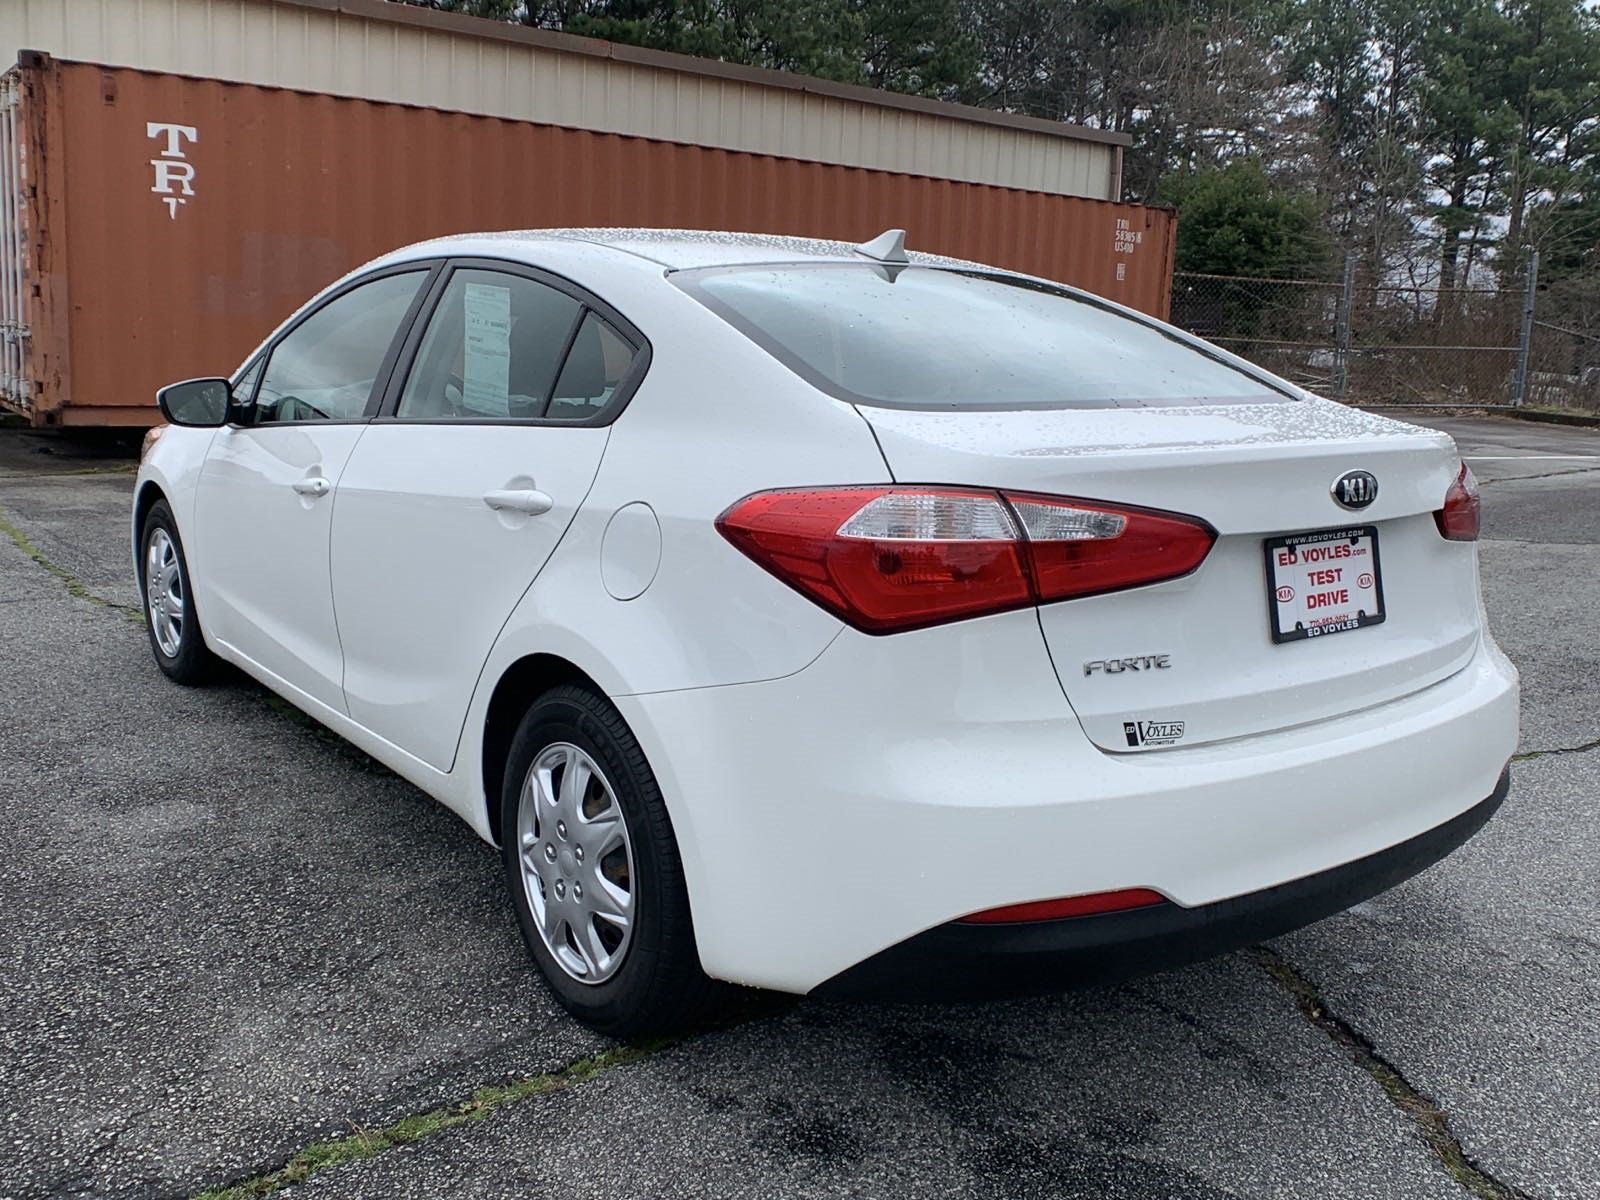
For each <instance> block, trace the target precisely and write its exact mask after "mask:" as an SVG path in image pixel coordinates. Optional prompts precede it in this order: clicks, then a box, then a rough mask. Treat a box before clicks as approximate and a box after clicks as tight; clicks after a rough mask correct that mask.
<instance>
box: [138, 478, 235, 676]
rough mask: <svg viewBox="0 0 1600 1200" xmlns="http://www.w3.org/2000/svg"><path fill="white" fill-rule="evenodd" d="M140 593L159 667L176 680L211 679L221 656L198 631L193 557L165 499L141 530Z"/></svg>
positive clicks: (154, 507) (159, 501)
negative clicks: (189, 556)
mask: <svg viewBox="0 0 1600 1200" xmlns="http://www.w3.org/2000/svg"><path fill="white" fill-rule="evenodd" d="M139 593H140V595H142V596H143V597H144V627H145V632H146V633H147V634H149V636H150V652H151V653H152V654H153V655H155V660H156V666H158V667H160V668H161V670H162V672H163V673H164V674H165V675H166V677H167V678H168V679H171V680H172V681H173V682H175V683H181V684H185V685H193V684H198V683H204V682H206V681H207V680H208V679H211V678H212V677H213V676H214V675H215V673H216V667H217V658H216V656H215V655H213V654H212V653H211V651H210V650H208V649H207V648H206V639H205V636H204V635H203V634H202V633H201V632H200V617H199V615H198V614H197V613H196V612H195V607H194V589H193V588H191V587H190V585H189V562H188V559H186V558H185V557H184V555H183V540H182V539H181V538H179V537H178V523H177V521H175V520H173V517H172V509H171V508H170V507H169V506H168V504H167V502H166V501H165V500H157V501H156V502H155V503H154V504H152V505H151V506H150V511H149V512H148V513H146V514H145V518H144V525H143V527H142V528H141V529H140V530H139Z"/></svg>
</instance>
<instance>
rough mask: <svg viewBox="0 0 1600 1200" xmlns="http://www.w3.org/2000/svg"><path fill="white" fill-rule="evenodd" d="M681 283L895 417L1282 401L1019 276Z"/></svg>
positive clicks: (804, 367)
mask: <svg viewBox="0 0 1600 1200" xmlns="http://www.w3.org/2000/svg"><path fill="white" fill-rule="evenodd" d="M673 280H674V281H675V282H676V283H678V284H679V286H681V287H682V288H683V289H684V290H685V291H687V292H688V293H689V294H690V295H692V296H694V297H695V298H696V299H697V300H699V301H700V302H701V303H703V304H705V305H706V306H707V307H708V308H710V309H711V310H712V311H713V312H715V313H717V314H718V315H719V316H721V317H723V318H724V319H726V320H727V321H728V322H729V323H731V324H732V325H734V326H735V327H736V328H738V329H739V330H741V331H742V332H743V333H745V334H746V335H748V336H749V337H750V338H752V339H753V340H755V341H756V342H757V343H759V344H760V345H761V346H762V347H764V348H765V349H766V350H768V351H769V352H771V353H772V354H773V355H774V356H776V357H777V358H778V359H780V360H781V361H782V362H783V363H784V364H785V365H787V366H788V367H789V368H790V369H792V370H794V371H795V372H797V373H798V374H800V375H801V376H803V377H804V378H806V379H807V380H809V381H810V382H811V383H814V384H816V385H817V386H818V387H821V388H823V389H824V390H825V391H828V392H831V393H833V394H834V395H836V396H839V397H841V398H843V399H846V400H850V401H853V402H856V403H860V404H871V405H878V406H882V407H889V408H920V409H1018V408H1122V407H1127V408H1138V407H1146V406H1158V405H1159V406H1172V405H1194V404H1238V403H1260V402H1263V401H1282V400H1287V399H1290V397H1289V396H1288V395H1287V394H1286V393H1284V392H1280V391H1277V390H1275V389H1272V388H1269V387H1268V386H1267V385H1266V384H1263V383H1261V382H1259V381H1257V380H1256V379H1254V378H1252V377H1251V376H1249V375H1246V374H1244V373H1243V372H1242V371H1238V370H1236V369H1234V368H1233V367H1230V366H1228V365H1227V364H1226V363H1224V362H1222V361H1220V360H1219V359H1216V358H1213V357H1211V356H1210V355H1208V354H1206V353H1204V352H1203V351H1200V350H1196V349H1195V348H1193V347H1191V346H1188V345H1186V344H1184V343H1183V342H1180V341H1178V340H1177V339H1176V338H1173V337H1170V336H1168V335H1167V334H1165V333H1162V332H1161V331H1160V330H1159V329H1154V328H1152V327H1150V326H1149V325H1145V324H1143V323H1142V322H1139V321H1136V320H1133V319H1132V318H1129V317H1125V316H1122V315H1120V314H1119V313H1116V312H1114V311H1113V310H1111V309H1109V308H1106V307H1104V306H1102V305H1100V304H1096V303H1094V302H1093V301H1090V300H1085V299H1081V298H1079V297H1076V296H1072V295H1070V294H1068V293H1065V292H1061V291H1057V290H1055V289H1053V288H1049V287H1047V286H1044V285H1036V284H1033V283H1031V282H1029V281H1024V280H1018V279H1016V278H1013V277H1004V276H997V275H985V274H978V273H969V272H965V271H955V270H947V269H942V268H932V267H893V266H880V265H876V264H872V263H865V262H863V263H861V264H859V265H857V264H855V263H825V264H824V263H780V264H776V265H771V266H754V267H745V266H740V267H714V268H707V269H702V270H694V271H679V272H676V273H675V274H674V275H673Z"/></svg>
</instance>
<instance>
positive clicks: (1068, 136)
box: [0, 0, 1128, 200]
mask: <svg viewBox="0 0 1600 1200" xmlns="http://www.w3.org/2000/svg"><path fill="white" fill-rule="evenodd" d="M7 47H11V48H13V51H14V50H18V49H21V48H23V47H27V48H30V49H34V50H43V51H44V52H45V53H47V54H49V55H51V56H52V57H54V58H59V59H62V60H66V61H77V62H94V63H106V64H108V65H111V66H119V67H133V68H135V69H137V70H141V71H158V72H162V73H165V74H173V75H193V76H198V77H203V78H206V79H225V80H228V81H230V82H232V83H253V84H256V85H258V86H261V87H283V88H291V89H293V90H295V91H303V92H317V93H319V94H327V95H334V96H351V97H356V98H359V99H363V100H380V101H386V102H389V103H395V104H414V105H419V106H422V107H425V108H438V109H443V110H444V111H445V112H465V113H474V114H476V115H478V116H489V117H507V118H510V119H511V120H515V121H537V122H540V123H542V124H546V125H560V126H563V127H565V128H570V129H590V130H594V131H595V132H598V133H622V134H628V135H631V136H633V137H647V138H654V139H658V140H661V141H669V142H681V143H685V144H688V145H694V146H718V147H720V148H721V149H724V150H746V151H749V152H751V153H753V154H776V155H778V156H780V157H786V158H799V159H805V160H807V161H810V162H831V163H838V164H840V165H841V166H849V167H869V168H872V169H874V170H881V171H899V172H905V173H908V174H912V175H931V176H934V177H936V178H940V179H961V180H965V181H967V182H968V183H994V184H999V185H1000V186H1001V187H1017V188H1025V189H1027V190H1029V191H1038V192H1060V193H1062V194H1064V195H1070V196H1089V197H1092V198H1094V199H1097V200H1116V199H1120V192H1119V189H1120V175H1121V159H1122V146H1123V144H1125V143H1126V142H1127V141H1128V139H1127V138H1126V137H1125V136H1123V135H1121V134H1115V133H1107V132H1104V131H1102V130H1095V129H1084V128H1080V127H1077V126H1072V125H1067V124H1063V123H1061V122H1056V121H1044V120H1039V119H1036V118H1031V117H1023V116H1018V115H1015V114H1011V113H1001V112H994V111H992V110H988V109H977V108H968V107H963V106H960V105H954V104H942V103H939V102H936V101H932V100H927V99H924V98H922V97H920V96H906V95H901V94H899V93H896V92H888V91H883V90H879V89H869V88H863V87H855V86H852V85H848V84H840V83H833V82H831V81H828V80H823V79H812V78H808V77H806V76H802V75H793V74H788V73H784V72H779V71H766V70H760V69H756V68H752V67H745V66H738V65H734V64H731V63H722V62H717V61H715V60H712V59H703V58H690V57H687V56H685V55H681V54H666V53H663V52H662V51H659V50H650V49H646V48H643V47H639V46H628V45H623V44H620V43H614V42H604V41H598V40H596V39H593V38H581V37H573V36H571V35H568V34H561V33H554V32H551V31H549V30H544V29H530V28H528V27H526V26H523V25H519V24H517V23H515V22H511V21H491V20H483V19H480V18H476V17H465V16H461V15H459V14H456V13H447V12H439V11H435V10H433V9H429V8H420V7H417V6H415V5H410V4H396V3H392V2H391V0H139V2H138V3H131V2H130V0H70V3H68V2H64V0H0V51H4V50H5V49H6V48H7Z"/></svg>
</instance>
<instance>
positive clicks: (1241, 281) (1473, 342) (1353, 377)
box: [1172, 257, 1600, 411]
mask: <svg viewBox="0 0 1600 1200" xmlns="http://www.w3.org/2000/svg"><path fill="white" fill-rule="evenodd" d="M1537 263H1538V260H1537V257H1530V259H1529V264H1528V274H1526V275H1524V278H1523V280H1522V283H1521V286H1519V287H1516V288H1485V287H1458V288H1452V289H1441V288H1440V287H1438V286H1412V285H1408V284H1401V283H1376V284H1373V283H1365V282H1361V281H1359V280H1358V278H1357V276H1356V272H1355V269H1354V263H1353V262H1352V263H1347V264H1346V268H1345V271H1344V273H1343V275H1342V277H1340V278H1334V279H1326V278H1323V279H1317V278H1301V279H1262V278H1251V277H1247V276H1232V275H1201V274H1193V273H1188V272H1180V273H1178V274H1177V275H1176V276H1175V277H1174V279H1173V288H1172V321H1173V323H1174V324H1176V325H1178V326H1180V327H1182V328H1184V329H1187V330H1190V331H1191V332H1193V333H1197V334H1199V335H1200V336H1201V337H1204V338H1207V339H1209V340H1210V341H1213V342H1216V343H1217V344H1218V345H1220V346H1223V347H1226V348H1227V349H1229V350H1232V351H1233V352H1234V353H1236V354H1239V355H1242V356H1243V357H1245V358H1248V359H1249V360H1251V361H1252V362H1255V363H1259V364H1260V365H1261V366H1263V367H1266V368H1267V369H1268V370H1270V371H1273V372H1275V373H1277V374H1279V375H1282V376H1284V377H1285V378H1287V379H1291V380H1293V381H1294V382H1296V383H1299V384H1301V385H1303V386H1305V387H1308V388H1311V389H1312V390H1314V391H1317V392H1319V393H1321V394H1322V395H1326V396H1332V397H1337V398H1339V399H1343V400H1346V401H1348V402H1350V403H1353V404H1384V405H1432V406H1449V407H1457V406H1459V407H1472V408H1499V407H1505V406H1518V405H1538V406H1541V407H1552V408H1566V409H1580V410H1588V411H1600V336H1597V335H1600V282H1597V281H1590V282H1589V283H1588V284H1587V285H1585V284H1583V283H1581V282H1579V283H1574V282H1573V281H1570V280H1569V281H1563V283H1562V284H1561V285H1558V286H1552V287H1551V288H1549V289H1547V290H1546V291H1540V290H1539V289H1538V288H1537V286H1535V285H1536V283H1537V278H1538V276H1537V269H1538V268H1537Z"/></svg>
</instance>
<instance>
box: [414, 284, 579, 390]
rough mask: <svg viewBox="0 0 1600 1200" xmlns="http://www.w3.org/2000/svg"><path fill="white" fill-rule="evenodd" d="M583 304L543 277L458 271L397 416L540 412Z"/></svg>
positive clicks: (431, 326)
mask: <svg viewBox="0 0 1600 1200" xmlns="http://www.w3.org/2000/svg"><path fill="white" fill-rule="evenodd" d="M582 312H583V305H582V304H580V303H579V302H578V301H577V300H575V299H573V298H572V297H571V296H569V295H567V294H566V293H565V292H562V291H558V290H557V289H555V288H553V287H550V286H549V285H547V284H543V283H540V282H538V281H537V280H533V279H527V278H525V277H523V276H520V275H508V274H505V273H503V272H500V271H486V270H478V269H459V270H457V271H455V272H454V273H453V274H452V275H451V276H450V283H449V285H448V286H447V287H446V288H445V290H444V295H442V296H441V297H440V298H439V304H438V307H437V308H436V309H435V310H434V313H433V317H432V319H431V320H430V321H429V322H428V331H427V333H426V334H425V335H424V336H423V338H422V345H421V346H420V347H419V348H418V350H417V356H416V361H415V364H414V365H413V366H412V368H411V377H410V378H409V379H407V380H406V386H405V390H404V392H402V393H401V396H400V407H399V409H398V410H397V412H396V414H395V415H396V416H398V417H399V418H401V419H402V420H410V421H430V420H472V419H477V420H507V419H512V420H515V419H524V418H529V417H541V416H543V415H544V414H545V409H546V407H547V406H548V405H549V403H550V397H551V395H552V390H553V388H554V386H555V382H556V373H557V370H558V369H559V368H560V366H561V356H562V352H563V351H565V350H566V348H567V345H568V343H569V342H570V341H571V340H572V334H573V328H574V326H575V325H577V323H578V319H579V317H580V315H581V314H582Z"/></svg>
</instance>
